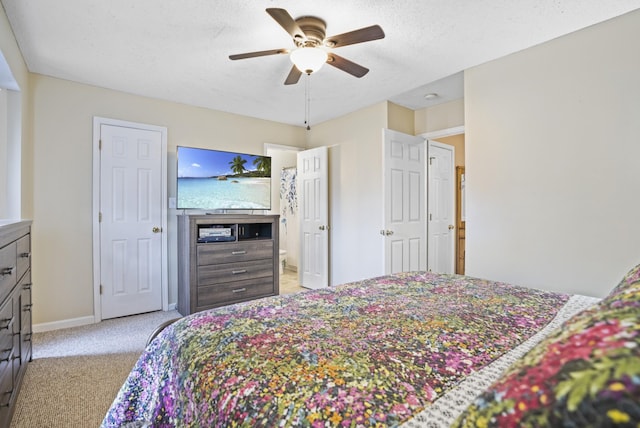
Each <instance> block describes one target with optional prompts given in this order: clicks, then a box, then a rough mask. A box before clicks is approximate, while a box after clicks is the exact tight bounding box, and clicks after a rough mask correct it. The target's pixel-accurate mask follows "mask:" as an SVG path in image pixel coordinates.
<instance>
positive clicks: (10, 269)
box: [0, 266, 16, 276]
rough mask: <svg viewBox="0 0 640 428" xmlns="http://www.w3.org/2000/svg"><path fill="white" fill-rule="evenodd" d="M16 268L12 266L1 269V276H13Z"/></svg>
mask: <svg viewBox="0 0 640 428" xmlns="http://www.w3.org/2000/svg"><path fill="white" fill-rule="evenodd" d="M15 268H16V267H15V266H12V267H6V268H2V269H0V276H5V275H11V274H12V273H13V270H14V269H15Z"/></svg>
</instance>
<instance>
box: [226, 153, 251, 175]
mask: <svg viewBox="0 0 640 428" xmlns="http://www.w3.org/2000/svg"><path fill="white" fill-rule="evenodd" d="M245 163H247V160H246V159H242V156H236V157H235V158H233V159H232V160H231V161H230V162H229V165H230V166H231V171H233V172H234V173H236V174H242V173H243V172H244V171H245V168H244V164H245Z"/></svg>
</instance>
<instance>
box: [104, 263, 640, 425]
mask: <svg viewBox="0 0 640 428" xmlns="http://www.w3.org/2000/svg"><path fill="white" fill-rule="evenodd" d="M639 308H640V265H639V266H638V267H636V268H634V270H632V271H631V272H629V274H628V275H627V276H625V278H623V280H622V281H621V282H620V284H619V285H618V286H616V287H615V288H614V290H613V291H612V292H611V294H610V295H609V296H608V297H607V298H605V299H603V300H598V299H594V298H589V297H586V296H569V295H566V294H562V293H554V292H548V291H542V290H535V289H529V288H524V287H518V286H514V285H509V284H505V283H500V282H494V281H487V280H482V279H477V278H471V277H468V276H458V275H439V274H433V273H429V272H410V273H401V274H395V275H388V276H383V277H379V278H373V279H368V280H364V281H359V282H355V283H350V284H345V285H341V286H337V287H330V288H328V289H323V290H317V291H306V292H303V293H299V294H296V295H288V296H276V297H272V298H267V299H262V300H258V301H252V302H248V303H243V304H238V305H233V306H228V307H223V308H218V309H214V310H209V311H203V312H199V313H195V314H193V315H190V316H187V317H185V318H182V319H180V320H179V321H177V322H175V323H173V324H171V325H170V326H168V327H167V328H166V329H164V330H163V331H162V332H160V334H159V335H158V336H157V337H156V338H155V339H154V340H153V341H152V342H151V343H150V344H149V345H148V346H147V348H146V349H145V351H144V352H143V354H142V355H141V356H140V358H139V360H138V362H137V363H136V365H135V367H134V368H133V369H132V371H131V373H130V375H129V377H128V378H127V380H126V381H125V383H124V385H123V386H122V388H121V389H120V391H119V393H118V395H117V397H116V399H115V400H114V402H113V404H112V406H111V408H110V409H109V411H108V412H107V414H106V416H105V418H104V421H103V423H102V427H105V428H106V427H143V426H154V427H173V426H185V427H204V426H206V427H214V426H215V427H233V426H246V427H253V426H278V427H288V426H308V427H327V426H336V427H359V426H405V427H418V426H427V427H432V426H433V427H439V426H461V427H462V426H465V427H471V426H473V427H475V426H544V425H547V426H559V425H563V424H564V425H565V426H585V424H586V422H593V421H598V422H601V423H600V424H598V425H599V426H605V425H610V426H612V425H615V424H622V425H620V426H635V424H636V423H637V421H638V420H640V407H639V406H638V403H639V402H640V399H639V396H640V385H639V384H640V357H639V351H638V346H637V345H638V344H639V343H640V340H639V339H638V335H639V331H640V321H639V320H638V311H639V310H640V309H639ZM623 404H624V405H623ZM634 412H635V413H634ZM594 414H595V415H599V416H598V418H599V419H598V418H596V419H594V418H595V416H594ZM581 418H582V419H581ZM589 418H591V419H589ZM576 420H582V421H583V422H585V424H580V423H578V424H571V423H569V424H567V421H569V422H571V421H576ZM605 422H606V423H605ZM586 425H588V424H586Z"/></svg>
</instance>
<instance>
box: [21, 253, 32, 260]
mask: <svg viewBox="0 0 640 428" xmlns="http://www.w3.org/2000/svg"><path fill="white" fill-rule="evenodd" d="M20 257H22V258H23V259H28V258H29V257H31V253H20Z"/></svg>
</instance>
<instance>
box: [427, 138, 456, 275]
mask: <svg viewBox="0 0 640 428" xmlns="http://www.w3.org/2000/svg"><path fill="white" fill-rule="evenodd" d="M428 150H429V151H428V156H429V166H428V170H429V189H428V191H429V226H428V231H429V270H430V271H433V272H438V273H455V226H454V225H455V224H456V223H455V212H456V210H455V203H456V202H455V167H454V162H455V156H454V150H455V149H454V147H453V146H450V145H448V144H442V143H438V142H435V141H429V149H428Z"/></svg>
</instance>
